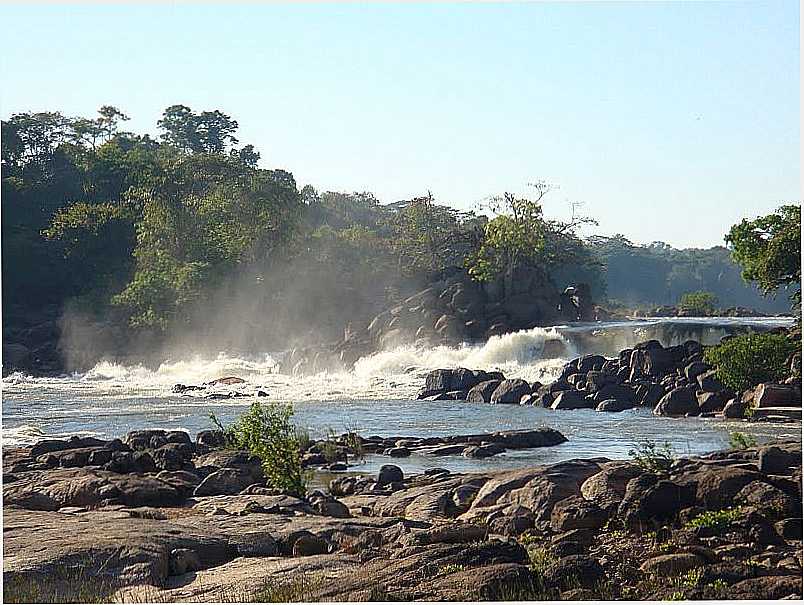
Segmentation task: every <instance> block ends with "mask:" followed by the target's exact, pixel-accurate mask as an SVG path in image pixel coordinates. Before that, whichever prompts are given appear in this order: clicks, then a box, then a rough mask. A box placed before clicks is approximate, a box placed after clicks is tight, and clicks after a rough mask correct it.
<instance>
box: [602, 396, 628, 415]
mask: <svg viewBox="0 0 804 605" xmlns="http://www.w3.org/2000/svg"><path fill="white" fill-rule="evenodd" d="M633 407H634V404H633V403H631V402H630V401H617V400H616V399H606V400H605V401H601V402H600V403H599V404H598V406H597V407H596V408H595V410H597V411H598V412H624V411H625V410H630V409H631V408H633Z"/></svg>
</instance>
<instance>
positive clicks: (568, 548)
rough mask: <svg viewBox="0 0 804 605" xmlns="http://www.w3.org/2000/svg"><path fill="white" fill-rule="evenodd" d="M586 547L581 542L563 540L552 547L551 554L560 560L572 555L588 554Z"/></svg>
mask: <svg viewBox="0 0 804 605" xmlns="http://www.w3.org/2000/svg"><path fill="white" fill-rule="evenodd" d="M586 548H587V547H586V546H584V545H583V544H581V543H580V542H573V541H572V540H562V541H560V542H556V543H555V544H553V545H551V546H550V554H552V555H553V556H554V557H556V558H558V559H560V558H562V557H568V556H570V555H582V554H584V553H585V552H586Z"/></svg>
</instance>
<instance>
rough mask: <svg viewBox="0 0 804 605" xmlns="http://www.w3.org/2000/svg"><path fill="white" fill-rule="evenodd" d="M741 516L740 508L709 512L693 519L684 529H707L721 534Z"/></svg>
mask: <svg viewBox="0 0 804 605" xmlns="http://www.w3.org/2000/svg"><path fill="white" fill-rule="evenodd" d="M741 516H742V512H741V511H740V509H739V508H724V509H721V510H714V511H713V510H708V511H706V512H703V513H701V514H700V515H698V516H697V517H695V518H693V519H691V520H690V521H689V523H687V524H686V525H685V526H684V527H685V528H687V529H697V528H699V527H705V528H707V529H712V530H714V531H715V532H717V533H721V532H723V531H724V530H725V529H727V528H728V527H729V526H730V525H731V524H732V523H734V522H735V521H737V520H738V519H740V517H741Z"/></svg>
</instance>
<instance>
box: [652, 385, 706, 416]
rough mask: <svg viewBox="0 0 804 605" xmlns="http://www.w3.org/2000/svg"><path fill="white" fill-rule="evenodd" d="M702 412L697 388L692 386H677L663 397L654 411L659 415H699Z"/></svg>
mask: <svg viewBox="0 0 804 605" xmlns="http://www.w3.org/2000/svg"><path fill="white" fill-rule="evenodd" d="M699 412H700V408H699V407H698V399H697V397H696V396H695V389H694V388H692V387H680V388H675V389H673V390H672V391H670V392H669V393H667V394H666V395H665V396H664V397H662V398H661V400H660V401H659V403H658V405H657V406H656V408H655V409H654V410H653V413H654V414H656V415H657V416H684V415H686V414H690V415H697V414H698V413H699Z"/></svg>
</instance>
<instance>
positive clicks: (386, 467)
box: [377, 464, 405, 487]
mask: <svg viewBox="0 0 804 605" xmlns="http://www.w3.org/2000/svg"><path fill="white" fill-rule="evenodd" d="M404 479H405V474H404V473H403V472H402V469H401V468H399V467H398V466H396V465H394V464H383V465H382V466H381V467H380V471H379V472H378V473H377V485H378V486H380V487H382V486H384V485H390V484H391V483H401V482H402V481H404Z"/></svg>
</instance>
